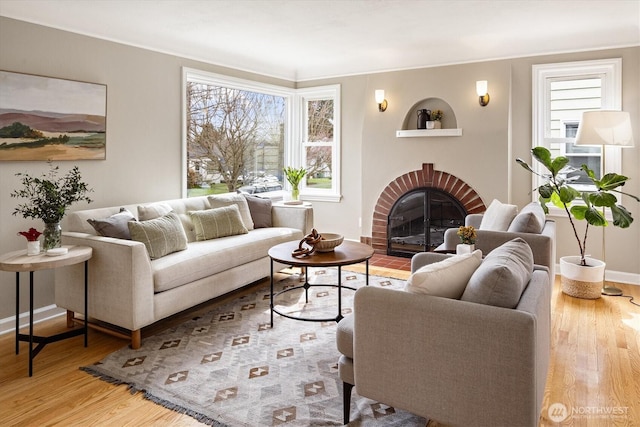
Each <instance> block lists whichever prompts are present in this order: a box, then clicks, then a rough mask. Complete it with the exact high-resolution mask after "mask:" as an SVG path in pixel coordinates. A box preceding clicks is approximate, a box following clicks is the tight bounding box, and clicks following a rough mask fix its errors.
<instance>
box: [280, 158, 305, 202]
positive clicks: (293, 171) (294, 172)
mask: <svg viewBox="0 0 640 427" xmlns="http://www.w3.org/2000/svg"><path fill="white" fill-rule="evenodd" d="M283 171H284V174H285V176H286V177H287V181H289V184H291V200H298V198H299V197H300V189H299V188H298V186H299V185H300V183H301V182H302V178H304V176H305V175H306V174H307V170H306V169H305V168H302V167H301V168H294V167H291V166H287V167H286V168H284V169H283Z"/></svg>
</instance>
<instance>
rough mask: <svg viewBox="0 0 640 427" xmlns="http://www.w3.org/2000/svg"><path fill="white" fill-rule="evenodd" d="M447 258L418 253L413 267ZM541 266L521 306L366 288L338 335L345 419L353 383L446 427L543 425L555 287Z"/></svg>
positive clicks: (372, 396) (363, 393) (364, 392)
mask: <svg viewBox="0 0 640 427" xmlns="http://www.w3.org/2000/svg"><path fill="white" fill-rule="evenodd" d="M448 256H450V255H443V254H434V253H421V254H417V255H415V256H414V258H413V262H412V271H413V272H414V273H415V271H417V270H418V269H419V268H420V267H422V266H423V265H425V264H430V263H434V262H437V261H441V260H443V259H445V258H446V257H448ZM486 262H487V259H485V260H484V261H482V263H483V264H484V263H486ZM481 267H482V266H481ZM481 267H478V270H476V271H479V269H480V268H481ZM533 268H534V270H533V272H532V273H531V276H530V280H529V282H528V284H527V285H526V287H525V289H524V292H523V293H522V294H521V295H520V298H519V300H518V301H517V305H516V306H515V307H514V308H505V307H500V306H494V305H490V304H487V303H482V304H481V303H476V302H470V301H463V300H459V299H450V298H443V297H439V296H431V295H417V294H415V293H410V292H406V291H398V290H390V289H385V288H378V287H373V286H369V287H364V288H361V289H358V291H356V294H355V300H354V312H353V314H352V315H350V316H347V317H345V318H344V319H343V320H342V321H341V322H340V323H339V324H338V332H337V346H338V350H339V351H340V353H341V356H340V359H339V375H340V379H341V380H342V381H343V384H344V388H343V393H344V411H345V412H344V418H345V420H344V423H345V424H347V423H348V422H349V417H350V414H349V413H350V400H351V391H352V387H353V386H354V385H355V389H356V391H357V393H358V395H360V396H364V397H367V398H370V399H374V400H376V401H378V402H382V403H384V404H387V405H391V406H393V407H396V408H400V409H403V410H406V411H409V412H411V413H414V414H416V415H419V416H423V417H425V418H428V419H433V420H435V421H437V422H439V423H444V424H446V425H452V426H465V427H472V426H496V427H499V426H505V427H506V426H521V427H524V426H537V425H538V419H539V415H540V411H541V405H542V398H543V393H544V389H545V383H546V377H547V370H548V364H549V351H550V347H549V346H550V341H549V340H550V298H551V287H550V285H549V278H548V273H547V270H546V268H544V267H541V268H537V267H533ZM472 277H473V276H472ZM494 283H498V284H500V285H506V286H507V287H509V285H510V283H504V281H502V283H500V280H498V281H497V282H494ZM469 286H471V280H470V281H469V285H467V287H469ZM466 292H467V290H466V289H465V293H466ZM463 299H464V296H463Z"/></svg>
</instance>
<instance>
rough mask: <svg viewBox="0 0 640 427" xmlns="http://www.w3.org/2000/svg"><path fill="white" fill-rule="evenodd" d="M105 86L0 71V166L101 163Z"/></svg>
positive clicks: (104, 131) (104, 116)
mask: <svg viewBox="0 0 640 427" xmlns="http://www.w3.org/2000/svg"><path fill="white" fill-rule="evenodd" d="M106 148H107V85H105V84H100V83H90V82H83V81H77V80H69V79H61V78H56V77H47V76H40V75H36V74H25V73H18V72H13V71H5V70H0V161H63V160H71V161H75V160H106Z"/></svg>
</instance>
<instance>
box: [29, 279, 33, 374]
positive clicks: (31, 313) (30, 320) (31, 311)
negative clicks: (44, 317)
mask: <svg viewBox="0 0 640 427" xmlns="http://www.w3.org/2000/svg"><path fill="white" fill-rule="evenodd" d="M29 376H30V377H31V376H33V271H30V272H29Z"/></svg>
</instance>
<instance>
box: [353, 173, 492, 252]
mask: <svg viewBox="0 0 640 427" xmlns="http://www.w3.org/2000/svg"><path fill="white" fill-rule="evenodd" d="M418 188H435V189H438V190H442V191H445V192H447V193H449V194H450V195H451V196H452V197H454V198H455V199H457V200H458V201H459V202H460V204H461V205H462V206H463V207H464V209H465V211H466V212H467V214H473V213H482V212H484V211H485V210H487V208H486V206H485V204H484V202H483V201H482V199H481V198H480V196H479V195H478V193H476V192H475V190H474V189H473V188H471V186H469V185H468V184H467V183H465V182H464V181H463V180H461V179H460V178H458V177H456V176H454V175H451V174H449V173H447V172H443V171H438V170H435V169H434V167H433V163H423V164H422V169H418V170H414V171H411V172H408V173H405V174H404V175H401V176H399V177H397V178H396V179H394V180H393V181H391V182H390V183H389V185H387V187H386V188H385V189H384V190H383V191H382V193H381V194H380V197H379V198H378V202H377V203H376V206H375V208H374V211H373V221H372V230H371V240H370V241H368V240H369V239H366V238H365V239H362V240H363V241H365V242H366V243H369V244H370V245H371V246H373V249H374V250H375V252H376V253H381V254H386V253H387V218H388V216H389V212H390V211H391V208H393V205H394V204H395V203H396V201H397V200H398V199H400V198H401V197H402V196H403V195H405V194H406V193H408V192H409V191H412V190H415V189H418Z"/></svg>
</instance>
